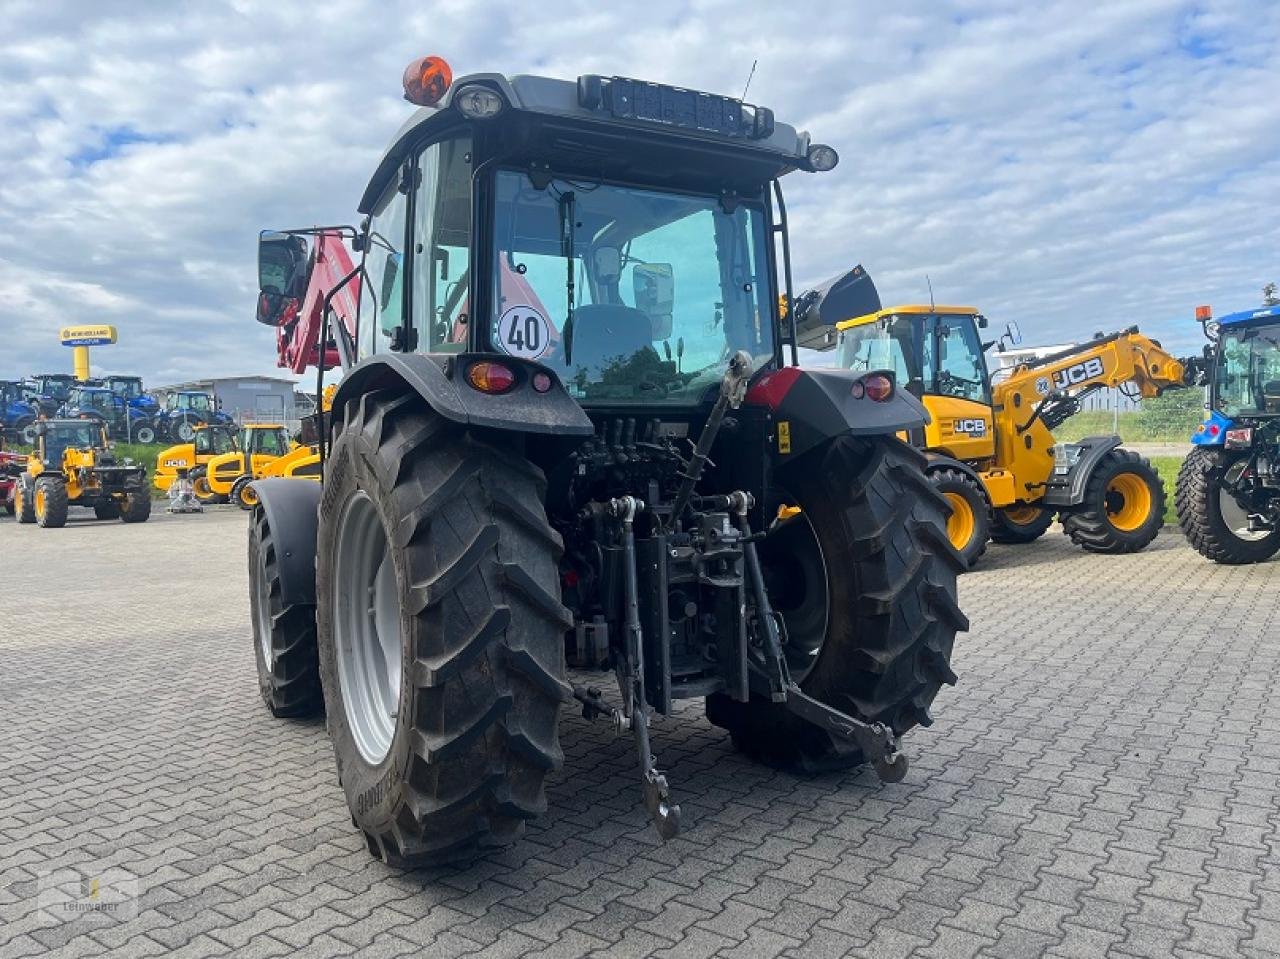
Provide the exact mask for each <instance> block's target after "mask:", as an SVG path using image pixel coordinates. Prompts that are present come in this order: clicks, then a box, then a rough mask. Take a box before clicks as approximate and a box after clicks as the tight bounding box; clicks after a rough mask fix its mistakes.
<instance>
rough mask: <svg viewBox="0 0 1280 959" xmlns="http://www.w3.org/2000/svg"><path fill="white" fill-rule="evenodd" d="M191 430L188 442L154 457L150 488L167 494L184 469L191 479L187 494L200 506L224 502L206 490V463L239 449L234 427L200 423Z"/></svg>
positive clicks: (207, 484) (238, 440) (162, 451)
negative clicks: (154, 464) (192, 433)
mask: <svg viewBox="0 0 1280 959" xmlns="http://www.w3.org/2000/svg"><path fill="white" fill-rule="evenodd" d="M193 429H194V435H193V436H192V438H191V442H190V443H178V444H177V445H175V446H170V447H169V448H168V449H165V450H161V452H160V454H159V455H158V456H157V457H156V472H155V476H154V478H153V480H152V485H153V486H155V488H156V489H157V490H159V491H160V492H162V493H167V492H169V488H170V487H172V486H173V484H174V482H175V481H176V480H177V479H178V471H179V470H184V469H185V470H187V475H188V476H189V477H190V478H191V491H192V493H193V494H194V496H195V498H196V499H198V500H199V501H200V502H201V503H225V502H226V499H225V498H223V497H220V496H218V495H217V494H216V493H214V492H213V490H211V489H210V488H209V479H208V477H207V476H206V475H205V474H206V470H207V468H208V465H209V461H210V460H211V459H213V458H214V457H215V456H221V455H223V454H224V453H235V452H238V451H239V449H240V436H239V433H238V432H237V431H236V429H235V428H234V427H231V426H226V425H224V424H222V423H208V424H200V425H199V426H196V427H194V428H193Z"/></svg>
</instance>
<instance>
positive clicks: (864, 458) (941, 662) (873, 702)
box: [707, 436, 968, 770]
mask: <svg viewBox="0 0 1280 959" xmlns="http://www.w3.org/2000/svg"><path fill="white" fill-rule="evenodd" d="M924 468H925V458H924V456H923V455H922V454H921V453H919V452H918V451H917V450H914V449H912V448H911V447H910V446H908V445H906V444H905V443H902V442H900V441H899V440H897V439H893V438H861V437H852V436H841V437H838V438H836V439H833V440H831V441H830V442H828V443H826V444H824V445H823V446H821V447H819V448H818V449H816V450H814V451H813V452H811V453H808V454H806V455H805V456H804V457H802V458H801V459H800V460H798V461H796V462H795V463H793V464H791V465H790V466H789V467H788V468H787V469H786V470H784V471H782V473H781V474H780V477H779V483H780V484H781V490H782V495H783V496H785V497H786V499H787V501H788V502H789V503H790V504H792V505H797V506H799V507H800V508H801V512H800V513H799V514H798V515H797V516H795V517H793V518H792V519H791V520H789V521H787V526H786V527H785V528H784V529H780V530H777V531H775V532H774V534H773V535H771V536H770V537H768V538H767V539H766V540H765V541H764V542H763V544H762V549H761V560H762V563H763V565H764V567H765V582H766V586H767V588H768V590H769V594H770V601H771V603H773V604H774V605H775V608H776V610H777V611H778V612H779V613H780V614H781V616H782V619H783V622H784V624H785V625H786V632H787V644H786V646H785V648H784V652H785V653H786V656H787V661H788V665H789V668H790V671H791V676H792V678H793V679H794V680H796V681H797V682H798V683H799V684H800V687H801V689H803V690H804V691H805V692H806V693H808V694H809V695H811V696H814V697H816V698H817V699H820V700H822V701H823V702H826V703H828V704H829V705H831V706H834V707H836V708H837V709H840V710H842V711H844V712H847V713H849V714H851V715H853V716H856V717H859V718H861V719H864V720H867V721H875V722H882V723H884V724H885V725H887V726H890V727H892V729H893V731H894V733H896V734H899V735H901V734H902V733H905V732H906V731H907V730H909V729H911V728H912V727H914V726H917V725H925V726H928V725H930V724H931V723H932V722H933V720H932V718H931V716H930V715H929V705H930V704H931V703H932V702H933V699H934V697H935V696H936V695H937V693H938V690H939V689H940V688H941V686H942V685H943V684H944V683H946V684H948V685H951V684H954V683H955V681H956V676H955V673H953V672H952V671H951V665H950V660H951V649H952V645H953V644H954V642H955V634H956V631H957V630H963V629H967V628H968V620H966V619H965V616H964V614H963V613H962V612H961V611H960V607H959V606H958V605H957V603H956V576H957V574H958V573H960V572H962V571H963V570H964V569H965V563H964V559H963V558H962V557H961V556H960V554H959V552H957V551H956V549H955V548H954V547H953V546H952V545H951V543H950V541H949V540H948V538H947V534H946V521H947V515H948V509H949V506H948V502H947V499H946V498H945V497H944V496H943V495H942V494H941V493H939V492H938V490H937V489H936V488H935V487H934V485H933V484H932V483H931V482H930V481H929V479H928V477H927V476H926V475H925V473H924ZM707 718H708V719H710V720H711V722H712V723H714V724H715V725H717V726H722V727H724V728H725V729H728V730H729V732H730V734H731V735H732V737H733V742H734V744H735V745H736V746H737V747H738V748H739V749H741V750H743V751H744V752H746V753H747V754H749V755H751V756H753V757H755V758H757V759H759V760H761V761H763V762H766V763H769V764H771V765H777V766H783V767H792V768H797V767H798V768H801V769H807V770H825V769H845V768H849V767H851V766H856V765H859V764H861V763H862V762H864V758H863V756H862V754H861V752H860V751H859V750H858V749H857V748H856V747H855V746H853V745H851V744H850V743H847V742H845V741H844V740H840V739H836V738H834V737H833V736H832V735H831V734H830V733H828V732H826V731H825V730H823V729H820V728H819V727H817V726H815V725H813V724H811V723H808V722H805V721H804V720H802V719H800V718H799V717H797V716H795V715H794V714H793V713H791V712H790V711H788V710H787V709H786V707H785V706H781V705H778V704H776V703H770V702H765V701H763V700H761V699H756V698H753V699H752V700H751V701H750V702H748V703H739V702H736V701H734V700H732V699H730V698H729V697H727V696H725V695H723V694H717V695H713V696H710V697H708V699H707Z"/></svg>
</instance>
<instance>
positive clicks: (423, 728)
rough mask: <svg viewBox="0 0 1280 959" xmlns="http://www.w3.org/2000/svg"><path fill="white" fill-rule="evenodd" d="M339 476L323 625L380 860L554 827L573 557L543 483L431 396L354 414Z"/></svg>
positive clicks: (341, 719) (322, 558) (340, 713)
mask: <svg viewBox="0 0 1280 959" xmlns="http://www.w3.org/2000/svg"><path fill="white" fill-rule="evenodd" d="M344 419H345V425H344V427H343V429H342V431H341V433H340V434H339V436H338V438H337V440H336V442H335V443H334V445H333V449H332V452H331V454H330V458H329V460H328V461H327V463H326V470H325V483H324V498H323V501H322V503H321V510H320V517H321V519H320V529H319V536H318V546H317V623H318V627H319V646H320V674H321V677H322V679H323V685H324V694H325V709H326V713H327V715H328V725H329V735H330V738H331V740H332V741H333V748H334V754H335V757H336V759H337V764H338V774H339V778H340V780H341V782H342V787H343V789H344V791H345V792H346V796H347V802H348V805H349V807H350V809H351V814H352V818H353V820H354V822H355V824H356V825H357V826H358V827H359V828H360V829H361V831H362V832H363V833H364V836H365V840H366V842H367V844H368V847H369V851H370V852H371V853H372V854H373V855H374V856H376V857H378V858H380V859H382V860H383V861H385V862H387V863H390V864H393V865H400V866H417V865H427V864H434V863H440V862H446V861H450V860H455V859H460V858H466V857H470V856H473V855H474V854H476V853H477V852H478V851H480V850H482V849H483V848H485V847H489V846H494V845H500V844H503V843H506V842H510V841H512V840H514V839H515V838H516V837H518V836H519V835H520V833H521V832H522V830H523V827H524V823H525V822H526V821H527V820H530V819H532V818H534V817H535V816H537V815H539V814H540V813H542V812H544V811H545V810H546V805H547V799H546V794H545V792H544V786H543V782H544V779H545V777H546V775H547V773H549V772H550V771H552V770H553V769H556V768H558V767H559V766H560V765H561V763H562V762H563V754H562V753H561V750H560V743H559V714H560V705H561V703H562V702H565V701H567V700H568V699H569V698H570V696H571V690H570V687H569V686H568V684H567V682H566V680H565V663H564V633H565V631H566V630H567V629H568V628H569V627H570V625H571V624H572V617H571V616H570V614H569V612H568V610H566V609H565V608H564V606H563V605H561V602H560V581H559V576H558V562H559V557H560V555H561V552H562V550H563V546H562V543H561V540H560V536H559V535H558V534H557V533H556V532H555V531H554V530H553V529H552V528H551V526H550V525H549V524H548V523H547V519H546V513H545V509H544V496H545V492H546V484H545V480H544V478H543V475H542V472H541V471H540V470H538V469H537V468H536V467H534V466H533V465H532V464H531V463H529V462H528V461H527V460H526V459H525V458H524V457H523V456H522V455H521V453H520V452H519V451H518V450H516V449H514V448H507V447H499V446H497V445H493V444H491V443H489V442H488V441H485V440H482V439H480V438H478V437H476V436H474V435H472V434H469V433H466V432H464V431H461V430H459V429H458V428H457V427H455V426H453V425H451V424H449V423H448V422H447V421H445V420H443V419H441V418H439V417H437V416H436V415H435V414H433V413H432V412H430V411H429V410H428V409H426V408H425V407H424V405H423V404H422V402H421V400H419V399H418V398H417V397H416V396H412V395H403V394H398V393H394V392H378V393H373V394H367V395H365V396H362V397H360V398H359V400H356V401H352V403H350V404H349V405H348V406H347V408H346V410H345V411H344Z"/></svg>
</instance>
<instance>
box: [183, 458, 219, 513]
mask: <svg viewBox="0 0 1280 959" xmlns="http://www.w3.org/2000/svg"><path fill="white" fill-rule="evenodd" d="M189 475H190V479H191V495H192V496H194V497H195V498H196V499H197V500H198V501H199V502H201V503H203V504H204V505H205V506H211V505H215V504H217V503H225V502H227V497H226V496H222V495H220V494H218V493H215V492H214V491H213V489H212V487H210V486H209V469H208V467H206V466H197V467H196V468H195V469H193V470H192V471H191V473H190V474H189Z"/></svg>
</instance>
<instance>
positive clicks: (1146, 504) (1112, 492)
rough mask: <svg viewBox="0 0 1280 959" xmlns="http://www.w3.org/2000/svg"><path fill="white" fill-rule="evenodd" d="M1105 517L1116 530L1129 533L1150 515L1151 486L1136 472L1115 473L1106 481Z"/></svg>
mask: <svg viewBox="0 0 1280 959" xmlns="http://www.w3.org/2000/svg"><path fill="white" fill-rule="evenodd" d="M1105 499H1106V508H1107V518H1108V519H1109V520H1110V521H1111V525H1112V526H1114V527H1115V528H1116V529H1118V530H1123V531H1124V532H1126V533H1131V532H1133V531H1134V530H1136V529H1138V528H1139V527H1141V526H1142V525H1143V524H1144V523H1146V521H1147V520H1148V519H1149V518H1150V517H1151V505H1152V502H1153V500H1152V496H1151V487H1149V486H1148V485H1147V483H1146V481H1145V480H1144V479H1143V478H1142V477H1141V476H1139V475H1137V474H1136V473H1117V474H1116V475H1115V476H1113V477H1111V482H1109V483H1107V490H1106V494H1105Z"/></svg>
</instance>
